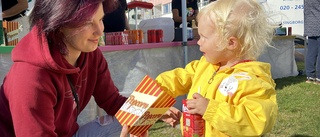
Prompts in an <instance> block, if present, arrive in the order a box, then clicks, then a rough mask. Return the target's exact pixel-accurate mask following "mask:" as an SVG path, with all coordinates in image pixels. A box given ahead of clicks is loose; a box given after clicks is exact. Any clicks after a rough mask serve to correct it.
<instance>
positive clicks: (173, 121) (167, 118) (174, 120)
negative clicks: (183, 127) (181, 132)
mask: <svg viewBox="0 0 320 137" xmlns="http://www.w3.org/2000/svg"><path fill="white" fill-rule="evenodd" d="M180 118H181V111H180V110H178V109H177V108H175V107H170V108H169V110H168V111H167V112H166V113H165V114H163V115H162V117H161V120H162V121H164V122H166V123H168V124H170V125H171V126H172V127H175V126H176V125H178V124H179V123H180Z"/></svg>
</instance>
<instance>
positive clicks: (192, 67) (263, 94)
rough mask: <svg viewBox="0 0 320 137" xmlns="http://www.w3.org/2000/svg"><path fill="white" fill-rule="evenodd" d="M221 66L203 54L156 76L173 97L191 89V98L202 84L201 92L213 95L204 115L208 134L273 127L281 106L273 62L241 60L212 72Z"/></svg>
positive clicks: (217, 136) (235, 134)
mask: <svg viewBox="0 0 320 137" xmlns="http://www.w3.org/2000/svg"><path fill="white" fill-rule="evenodd" d="M218 68H219V66H218V65H212V64H210V63H209V62H207V61H206V59H205V57H201V59H200V60H196V61H193V62H190V63H189V64H188V65H187V66H186V68H184V69H183V68H176V69H174V70H171V71H167V72H164V73H162V74H160V75H159V76H158V77H157V78H156V80H157V82H158V83H159V84H160V85H161V87H162V88H163V89H164V90H165V91H167V92H169V94H171V95H172V96H174V97H177V96H180V95H184V94H187V93H188V97H187V98H188V99H192V95H193V94H194V93H196V92H198V89H199V87H200V89H201V95H202V96H204V97H205V98H208V99H210V101H209V104H208V107H207V109H206V111H205V113H204V115H203V116H202V118H203V119H204V120H205V137H225V136H232V137H242V136H243V137H244V136H261V135H263V134H265V133H267V132H269V131H271V129H272V127H273V126H274V124H275V121H276V117H277V113H278V106H277V101H276V92H275V83H274V81H273V79H272V77H271V74H270V64H267V63H263V62H258V61H249V62H242V63H238V64H236V65H234V66H233V67H231V68H227V69H224V70H219V71H218V72H217V73H216V74H215V75H213V74H214V73H215V72H216V70H218ZM211 77H213V81H212V83H211V84H209V80H210V78H211ZM181 125H183V124H182V123H181ZM181 129H183V128H181Z"/></svg>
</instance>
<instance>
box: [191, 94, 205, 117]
mask: <svg viewBox="0 0 320 137" xmlns="http://www.w3.org/2000/svg"><path fill="white" fill-rule="evenodd" d="M192 97H193V99H188V101H187V108H188V109H189V110H188V113H190V114H199V115H201V116H203V114H204V112H205V111H206V109H207V106H208V103H209V100H208V99H206V98H204V97H202V96H201V95H200V94H199V93H194V94H193V96H192Z"/></svg>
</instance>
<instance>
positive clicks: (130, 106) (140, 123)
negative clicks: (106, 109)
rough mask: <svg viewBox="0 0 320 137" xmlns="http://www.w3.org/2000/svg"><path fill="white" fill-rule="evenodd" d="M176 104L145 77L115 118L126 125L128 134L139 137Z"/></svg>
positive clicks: (155, 83)
mask: <svg viewBox="0 0 320 137" xmlns="http://www.w3.org/2000/svg"><path fill="white" fill-rule="evenodd" d="M175 102H176V100H175V99H174V98H173V97H172V96H170V95H169V94H167V93H166V92H164V91H163V90H162V89H161V88H160V86H158V84H157V82H156V81H154V80H153V79H152V78H150V77H149V76H145V77H144V78H143V80H142V81H141V82H140V83H139V84H138V86H137V87H136V89H135V90H134V91H133V93H132V94H131V95H130V96H129V98H128V99H127V101H126V102H125V103H124V104H123V105H122V107H121V108H120V110H119V111H118V112H117V113H116V115H115V117H116V118H117V119H118V121H119V122H120V123H121V125H124V124H126V125H128V126H129V127H130V128H129V133H130V134H133V135H136V136H140V135H141V134H142V133H144V132H146V131H147V130H148V129H149V128H150V127H151V126H152V125H153V124H154V123H155V122H156V121H157V120H159V119H160V118H161V116H162V115H163V114H164V113H165V112H166V111H167V110H168V109H169V108H170V107H171V106H173V104H174V103H175Z"/></svg>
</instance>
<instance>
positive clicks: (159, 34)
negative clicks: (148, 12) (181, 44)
mask: <svg viewBox="0 0 320 137" xmlns="http://www.w3.org/2000/svg"><path fill="white" fill-rule="evenodd" d="M156 35H157V37H156V42H157V43H159V42H163V30H162V29H157V30H156Z"/></svg>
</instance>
